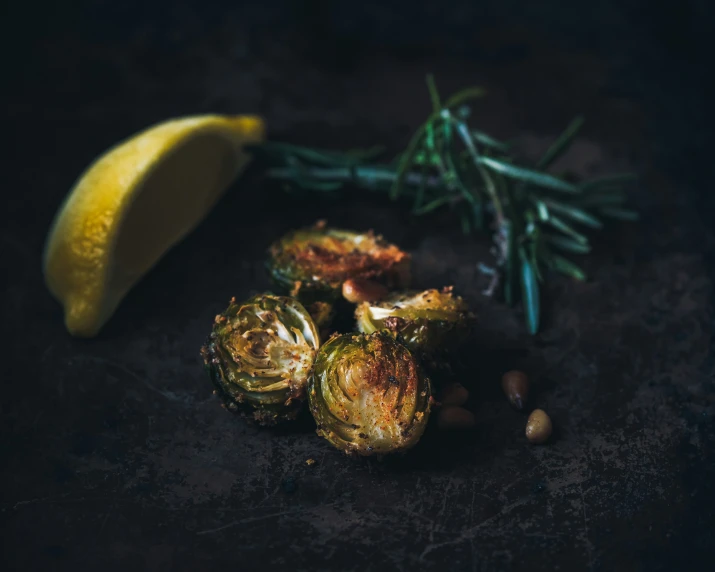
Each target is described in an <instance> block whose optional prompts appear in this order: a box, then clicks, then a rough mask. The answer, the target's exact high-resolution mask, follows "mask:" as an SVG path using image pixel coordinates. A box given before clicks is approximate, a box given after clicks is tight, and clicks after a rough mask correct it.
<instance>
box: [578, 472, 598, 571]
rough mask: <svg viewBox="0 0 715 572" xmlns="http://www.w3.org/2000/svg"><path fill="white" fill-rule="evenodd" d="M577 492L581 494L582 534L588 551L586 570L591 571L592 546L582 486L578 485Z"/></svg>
mask: <svg viewBox="0 0 715 572" xmlns="http://www.w3.org/2000/svg"><path fill="white" fill-rule="evenodd" d="M578 490H579V492H580V493H581V512H582V513H583V532H584V539H585V541H586V550H587V551H588V568H589V569H593V564H594V562H593V544H592V543H591V539H590V536H589V532H588V513H587V512H586V498H585V497H584V494H583V484H581V483H579V485H578Z"/></svg>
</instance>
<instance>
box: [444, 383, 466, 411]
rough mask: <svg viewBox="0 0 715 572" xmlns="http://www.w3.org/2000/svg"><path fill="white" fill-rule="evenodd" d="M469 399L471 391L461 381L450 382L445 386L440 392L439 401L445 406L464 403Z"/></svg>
mask: <svg viewBox="0 0 715 572" xmlns="http://www.w3.org/2000/svg"><path fill="white" fill-rule="evenodd" d="M467 399H469V391H468V390H467V388H466V387H464V386H463V385H462V384H461V383H457V382H455V383H450V384H448V385H445V386H444V389H442V391H441V392H440V394H439V400H438V401H439V402H440V403H441V404H442V405H443V406H445V407H446V406H450V405H464V404H465V403H466V402H467Z"/></svg>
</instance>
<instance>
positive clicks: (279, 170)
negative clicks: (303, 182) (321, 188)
mask: <svg viewBox="0 0 715 572" xmlns="http://www.w3.org/2000/svg"><path fill="white" fill-rule="evenodd" d="M267 174H268V176H269V177H270V178H272V179H278V180H284V181H295V180H300V179H315V180H319V181H341V182H346V183H354V184H357V185H365V186H368V187H373V186H375V183H393V182H394V181H395V180H396V179H397V172H396V171H395V170H394V169H392V168H390V167H381V166H369V167H366V166H357V167H308V168H295V167H273V168H271V169H268V171H267ZM404 180H405V183H407V184H408V185H414V186H418V185H420V184H423V182H424V184H425V186H426V187H428V188H442V187H444V186H445V185H444V182H443V180H442V178H441V177H435V176H426V177H425V176H423V175H422V173H413V172H409V173H406V174H405V179H404Z"/></svg>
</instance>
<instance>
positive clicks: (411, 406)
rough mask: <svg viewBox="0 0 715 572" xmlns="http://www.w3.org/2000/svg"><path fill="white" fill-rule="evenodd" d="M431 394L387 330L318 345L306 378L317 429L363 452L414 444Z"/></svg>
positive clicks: (347, 449)
mask: <svg viewBox="0 0 715 572" xmlns="http://www.w3.org/2000/svg"><path fill="white" fill-rule="evenodd" d="M430 397H431V387H430V382H429V379H428V378H427V377H425V375H424V374H423V372H422V369H421V368H420V365H419V363H418V362H417V360H416V359H415V357H414V356H413V355H412V354H411V353H410V351H409V350H408V349H407V348H406V347H405V346H404V345H402V344H401V343H399V342H398V341H397V340H396V339H395V338H394V337H393V336H391V335H390V334H389V333H387V332H375V333H373V334H344V335H337V336H334V337H332V338H331V339H329V340H328V341H327V342H326V343H325V344H324V345H323V346H322V347H321V348H320V351H319V352H318V355H317V357H316V360H315V367H314V371H313V375H312V376H311V378H310V381H309V382H308V401H309V404H310V411H311V413H312V414H313V417H314V418H315V421H316V423H317V425H318V434H319V435H320V436H321V437H324V438H325V439H327V440H328V441H329V442H330V443H331V444H332V445H333V446H335V447H337V448H338V449H340V450H341V451H344V452H346V453H357V454H359V455H383V454H387V453H395V452H400V451H406V450H407V449H409V448H411V447H412V446H414V445H415V444H416V443H417V441H419V439H420V437H421V436H422V433H423V431H424V429H425V426H426V424H427V419H428V417H429V412H430Z"/></svg>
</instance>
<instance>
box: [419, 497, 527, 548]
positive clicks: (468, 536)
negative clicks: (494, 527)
mask: <svg viewBox="0 0 715 572" xmlns="http://www.w3.org/2000/svg"><path fill="white" fill-rule="evenodd" d="M528 500H529V499H519V500H518V501H515V502H513V503H511V504H510V505H508V506H505V507H503V508H502V509H501V510H500V511H499V512H498V513H497V514H495V515H493V516H490V517H489V518H486V519H484V520H483V521H481V522H480V523H479V524H476V525H474V526H471V527H469V528H468V529H466V530H463V531H462V532H461V533H460V534H459V535H458V536H456V537H454V538H452V539H450V540H446V541H444V542H437V543H434V542H432V541H430V543H429V544H428V545H427V546H426V547H425V549H424V550H423V551H422V553H421V554H420V557H419V560H422V559H424V557H425V556H427V555H428V554H429V553H430V552H432V551H434V550H437V549H438V548H443V547H445V546H453V545H455V544H460V543H461V542H464V541H465V540H470V541H471V540H473V539H474V535H475V533H476V532H477V531H478V530H480V529H481V528H482V527H483V526H486V525H488V524H491V522H492V521H493V520H495V519H497V518H499V517H500V516H504V515H506V514H509V513H510V512H511V511H512V510H514V509H515V508H518V507H520V506H522V505H524V504H526V503H527V502H528Z"/></svg>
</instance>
